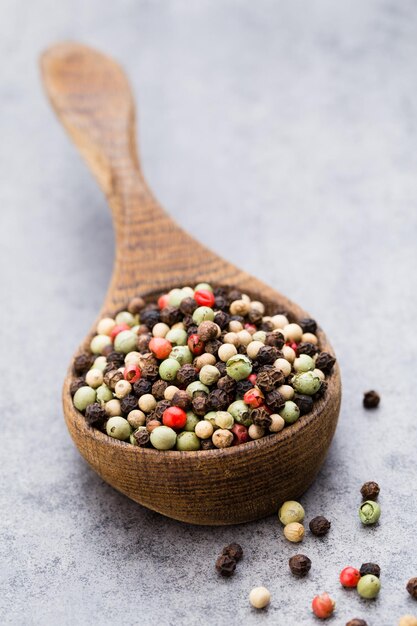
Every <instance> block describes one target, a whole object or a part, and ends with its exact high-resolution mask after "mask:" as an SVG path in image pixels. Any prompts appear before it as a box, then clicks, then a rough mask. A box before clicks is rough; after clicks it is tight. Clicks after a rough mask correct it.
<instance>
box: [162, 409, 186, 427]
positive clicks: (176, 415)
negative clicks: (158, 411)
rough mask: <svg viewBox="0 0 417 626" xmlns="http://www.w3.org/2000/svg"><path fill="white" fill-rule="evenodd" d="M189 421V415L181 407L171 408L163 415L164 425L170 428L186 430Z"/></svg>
mask: <svg viewBox="0 0 417 626" xmlns="http://www.w3.org/2000/svg"><path fill="white" fill-rule="evenodd" d="M186 421H187V413H186V412H185V411H183V410H182V409H180V408H179V406H170V407H169V408H168V409H165V411H164V412H163V414H162V423H163V424H164V426H169V427H170V428H184V426H185V423H186Z"/></svg>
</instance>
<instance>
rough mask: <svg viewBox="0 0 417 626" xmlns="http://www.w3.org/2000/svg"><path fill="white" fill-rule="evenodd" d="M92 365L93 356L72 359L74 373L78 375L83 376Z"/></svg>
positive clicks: (80, 356) (82, 355) (80, 355)
mask: <svg viewBox="0 0 417 626" xmlns="http://www.w3.org/2000/svg"><path fill="white" fill-rule="evenodd" d="M93 363H94V355H93V354H79V355H78V356H76V357H75V359H74V372H75V373H76V374H78V375H80V374H85V373H86V371H87V370H89V369H90V367H91V366H92V364H93Z"/></svg>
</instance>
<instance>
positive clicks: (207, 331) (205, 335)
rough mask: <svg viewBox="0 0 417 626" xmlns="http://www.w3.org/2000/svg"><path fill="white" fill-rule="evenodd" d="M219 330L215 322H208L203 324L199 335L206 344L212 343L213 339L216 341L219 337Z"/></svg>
mask: <svg viewBox="0 0 417 626" xmlns="http://www.w3.org/2000/svg"><path fill="white" fill-rule="evenodd" d="M218 330H219V329H218V328H217V326H216V324H215V323H214V322H210V321H209V320H206V321H205V322H201V324H200V325H199V327H198V330H197V335H198V336H199V337H200V338H201V340H202V341H204V343H206V342H208V341H211V340H212V339H216V337H217V331H218Z"/></svg>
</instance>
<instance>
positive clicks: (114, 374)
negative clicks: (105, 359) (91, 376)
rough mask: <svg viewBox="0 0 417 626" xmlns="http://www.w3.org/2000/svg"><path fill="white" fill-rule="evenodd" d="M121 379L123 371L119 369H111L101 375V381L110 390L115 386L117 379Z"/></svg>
mask: <svg viewBox="0 0 417 626" xmlns="http://www.w3.org/2000/svg"><path fill="white" fill-rule="evenodd" d="M122 379H123V372H119V370H111V371H110V372H107V374H105V375H104V377H103V382H104V384H105V385H107V387H109V388H110V389H111V390H112V391H114V388H115V387H116V385H117V383H118V382H119V380H122Z"/></svg>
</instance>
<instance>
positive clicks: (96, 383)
mask: <svg viewBox="0 0 417 626" xmlns="http://www.w3.org/2000/svg"><path fill="white" fill-rule="evenodd" d="M85 382H86V383H87V385H88V386H89V387H92V388H93V389H97V387H100V385H102V384H103V372H102V371H101V370H99V369H97V368H93V369H91V370H88V372H87V374H86V375H85Z"/></svg>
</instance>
